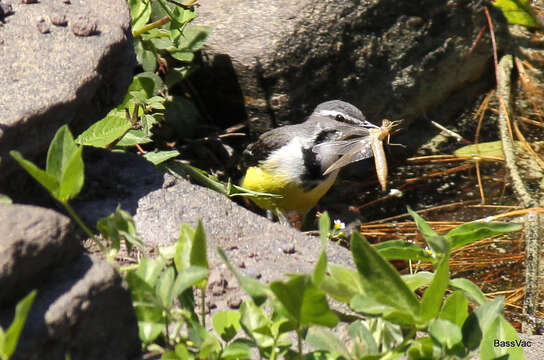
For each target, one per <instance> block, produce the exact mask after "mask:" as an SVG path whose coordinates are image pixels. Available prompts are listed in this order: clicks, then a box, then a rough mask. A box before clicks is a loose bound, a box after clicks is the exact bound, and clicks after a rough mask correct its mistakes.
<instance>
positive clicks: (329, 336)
mask: <svg viewBox="0 0 544 360" xmlns="http://www.w3.org/2000/svg"><path fill="white" fill-rule="evenodd" d="M305 340H306V341H307V342H308V344H310V345H311V346H312V347H313V348H314V350H316V351H330V352H331V353H333V354H335V355H339V356H342V357H343V358H345V359H351V355H350V353H349V350H348V348H347V347H346V345H345V344H344V341H342V340H341V339H339V338H338V336H337V335H336V334H335V333H333V332H332V331H330V330H329V329H327V328H324V327H318V326H312V327H311V328H310V329H309V330H308V333H307V334H306V338H305Z"/></svg>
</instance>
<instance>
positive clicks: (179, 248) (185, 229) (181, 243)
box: [174, 224, 195, 272]
mask: <svg viewBox="0 0 544 360" xmlns="http://www.w3.org/2000/svg"><path fill="white" fill-rule="evenodd" d="M194 236H195V229H193V228H192V227H191V226H189V225H187V224H181V226H180V230H179V236H178V241H177V242H176V254H175V256H174V264H175V265H176V271H177V272H181V271H182V270H183V269H185V268H188V267H189V266H191V247H192V244H193V237H194Z"/></svg>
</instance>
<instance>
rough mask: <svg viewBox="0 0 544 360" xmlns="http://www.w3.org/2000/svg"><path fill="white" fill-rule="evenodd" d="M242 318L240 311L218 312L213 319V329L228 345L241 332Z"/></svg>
mask: <svg viewBox="0 0 544 360" xmlns="http://www.w3.org/2000/svg"><path fill="white" fill-rule="evenodd" d="M241 317H242V315H241V314H240V312H239V311H234V310H228V311H219V312H216V313H215V314H214V315H213V318H212V323H213V328H214V330H215V332H216V333H217V334H219V336H221V339H223V341H225V342H227V343H228V342H229V341H231V340H232V339H234V337H235V336H236V334H237V333H238V331H240V329H241V326H240V318H241Z"/></svg>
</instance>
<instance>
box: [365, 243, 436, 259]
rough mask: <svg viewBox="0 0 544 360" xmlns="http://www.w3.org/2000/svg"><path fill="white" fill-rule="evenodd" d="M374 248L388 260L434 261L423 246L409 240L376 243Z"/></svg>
mask: <svg viewBox="0 0 544 360" xmlns="http://www.w3.org/2000/svg"><path fill="white" fill-rule="evenodd" d="M374 249H376V251H378V253H379V254H380V255H381V256H383V257H384V258H385V259H387V260H414V261H434V258H433V257H432V256H431V255H430V254H429V253H428V252H427V251H426V250H425V249H423V248H422V247H421V246H419V245H417V244H414V243H410V242H407V241H402V240H389V241H384V242H381V243H378V244H376V245H374Z"/></svg>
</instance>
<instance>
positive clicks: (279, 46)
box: [194, 0, 506, 132]
mask: <svg viewBox="0 0 544 360" xmlns="http://www.w3.org/2000/svg"><path fill="white" fill-rule="evenodd" d="M478 4H479V5H478ZM201 5H202V6H201V7H200V8H199V17H198V18H197V20H196V22H197V23H200V24H203V25H211V26H213V27H214V31H213V33H212V35H211V37H210V39H209V40H208V42H207V45H206V48H205V56H204V57H203V62H204V66H203V67H202V70H201V71H199V72H197V73H196V74H195V78H194V79H195V81H194V84H196V85H197V86H198V85H199V84H204V85H203V86H202V87H201V88H199V93H200V94H201V95H202V98H203V99H204V101H206V102H207V107H206V108H207V110H208V111H210V112H216V115H217V118H229V115H230V116H231V117H232V114H233V113H235V112H237V113H236V116H239V114H240V113H241V114H244V106H245V111H246V112H247V117H248V119H249V124H250V126H251V127H252V130H253V131H254V132H262V131H263V129H267V128H269V127H270V125H271V124H274V125H282V124H285V123H292V122H300V121H302V119H303V117H304V116H305V115H307V114H309V113H310V112H311V110H312V109H313V108H314V107H315V105H316V104H318V103H320V102H322V101H324V100H330V99H336V98H341V99H344V100H347V101H350V102H352V103H353V104H355V105H357V106H359V107H360V108H361V109H362V110H363V112H364V113H365V114H366V116H367V117H368V118H369V120H371V121H373V122H377V123H379V122H380V121H381V119H382V118H384V117H385V118H389V119H405V120H407V122H408V123H409V122H411V121H412V120H414V119H415V118H416V117H418V116H420V115H421V114H424V113H425V112H426V111H428V110H429V109H430V108H432V107H433V106H436V105H438V104H440V103H441V102H443V101H444V100H445V99H447V98H448V96H449V95H450V94H451V93H452V92H453V91H454V90H456V89H459V88H461V87H463V86H464V85H466V84H467V83H468V82H471V81H474V80H476V79H479V78H481V77H482V76H483V75H484V74H486V73H487V71H488V66H489V60H490V59H491V56H492V55H491V46H490V40H489V36H488V35H486V36H484V37H483V39H482V40H481V41H480V43H479V45H478V46H477V47H476V48H475V51H474V52H473V53H472V54H471V56H466V55H467V53H468V52H469V49H470V48H471V46H472V44H473V42H474V40H475V39H476V37H477V35H478V33H479V31H480V30H481V29H482V27H483V26H484V25H485V16H484V15H483V8H482V6H481V2H461V3H460V2H448V1H445V0H427V1H424V0H422V1H396V0H372V1H363V2H353V1H349V2H338V1H333V0H324V1H312V0H306V1H290V0H279V1H268V2H267V1H252V0H243V1H236V2H233V1H229V0H217V1H208V2H203V3H202V4H201ZM490 10H491V11H492V12H493V13H494V22H495V31H496V34H497V37H498V38H499V45H502V41H501V36H502V35H504V30H505V29H506V27H505V26H503V25H504V24H505V22H504V20H503V19H502V16H501V15H498V12H497V11H496V9H493V7H490ZM204 87H205V88H204ZM229 111H230V112H229ZM236 116H233V117H234V118H235V117H236ZM233 120H235V119H233ZM238 121H239V120H238Z"/></svg>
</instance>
